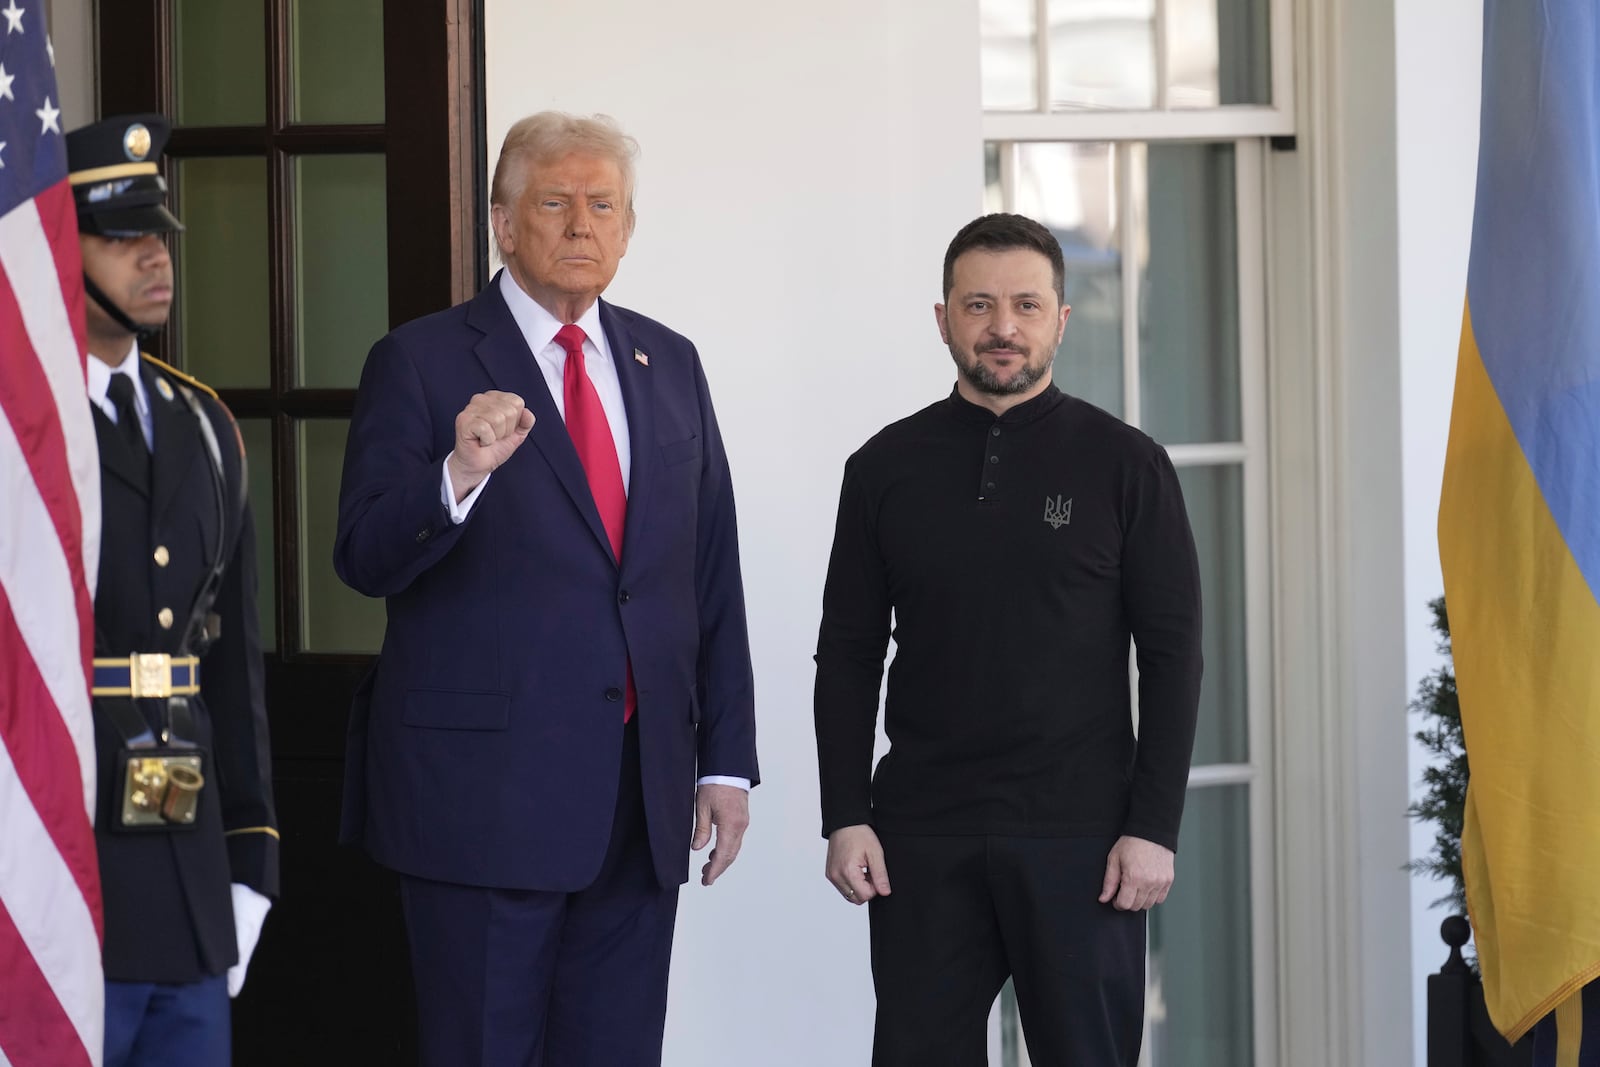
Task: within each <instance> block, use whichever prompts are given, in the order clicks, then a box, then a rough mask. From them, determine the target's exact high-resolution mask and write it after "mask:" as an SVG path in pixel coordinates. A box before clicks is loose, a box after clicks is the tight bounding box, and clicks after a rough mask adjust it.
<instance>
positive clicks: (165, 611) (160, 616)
mask: <svg viewBox="0 0 1600 1067" xmlns="http://www.w3.org/2000/svg"><path fill="white" fill-rule="evenodd" d="M156 622H159V623H160V624H161V628H162V629H163V630H170V629H172V609H171V608H162V609H161V610H160V611H158V612H156Z"/></svg>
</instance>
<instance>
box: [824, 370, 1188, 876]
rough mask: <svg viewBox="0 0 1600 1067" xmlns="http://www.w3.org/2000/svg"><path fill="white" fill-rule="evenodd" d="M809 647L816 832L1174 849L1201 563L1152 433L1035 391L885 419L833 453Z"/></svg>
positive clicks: (948, 403) (1054, 393)
mask: <svg viewBox="0 0 1600 1067" xmlns="http://www.w3.org/2000/svg"><path fill="white" fill-rule="evenodd" d="M891 610H892V611H893V617H894V631H893V637H894V640H895V646H896V652H895V656H894V661H893V663H892V665H891V667H890V669H889V687H888V697H887V700H886V702H885V709H884V727H885V731H886V732H887V734H888V737H889V741H890V750H889V752H888V753H887V754H886V755H885V756H884V757H883V759H882V760H881V761H880V762H879V764H878V768H877V773H876V775H875V776H874V775H873V773H872V750H873V741H874V735H875V732H876V723H877V714H878V692H879V686H880V683H881V681H882V677H883V662H884V654H885V652H886V650H887V648H888V642H889V638H890V636H891V633H890V612H891ZM1130 639H1131V640H1132V641H1133V642H1134V644H1135V645H1136V647H1137V651H1138V660H1137V662H1138V671H1139V713H1140V714H1139V735H1138V739H1137V742H1136V741H1135V738H1134V730H1133V720H1132V709H1131V707H1130V679H1129V656H1128V647H1129V641H1130ZM816 660H817V681H816V731H817V759H818V765H819V768H820V772H821V785H822V832H823V834H824V835H827V834H829V833H832V832H833V831H834V830H836V829H838V828H839V827H841V826H851V825H856V824H859V823H869V824H872V825H874V826H877V827H878V828H880V829H883V830H887V831H891V832H899V833H928V834H969V833H970V834H980V833H981V834H1015V835H1034V836H1071V835H1081V834H1100V833H1106V834H1128V835H1132V836H1135V837H1141V838H1144V839H1146V840H1149V841H1154V842H1156V843H1157V844H1161V845H1165V846H1166V847H1167V848H1171V849H1176V847H1177V839H1178V824H1179V820H1180V818H1181V816H1182V813H1183V800H1184V791H1185V788H1186V786H1187V781H1188V772H1189V760H1190V756H1191V754H1192V750H1193V746H1194V732H1195V718H1196V715H1197V713H1198V705H1199V693H1200V671H1201V662H1200V579H1199V568H1198V565H1197V562H1196V559H1195V549H1194V539H1193V536H1192V535H1191V533H1190V530H1189V521H1188V517H1187V515H1186V513H1185V511H1184V506H1183V495H1182V492H1181V490H1180V489H1179V486H1178V478H1177V474H1176V472H1175V471H1174V470H1173V467H1172V463H1171V461H1170V460H1169V459H1168V458H1167V454H1166V452H1165V451H1164V450H1163V449H1162V448H1161V447H1160V446H1159V445H1157V444H1156V443H1155V442H1154V441H1152V440H1151V439H1150V438H1149V437H1147V436H1145V435H1144V434H1142V433H1140V432H1139V431H1138V430H1135V429H1132V428H1131V427H1129V426H1127V425H1125V424H1124V423H1122V422H1121V421H1119V420H1118V419H1116V418H1114V417H1113V416H1111V415H1108V414H1106V413H1105V412H1103V411H1101V410H1100V409H1098V408H1096V407H1094V406H1092V405H1090V404H1087V403H1085V402H1083V401H1081V400H1078V399H1076V398H1074V397H1070V396H1067V395H1065V394H1063V393H1061V392H1060V391H1059V390H1057V389H1056V388H1055V387H1054V386H1051V387H1050V388H1048V389H1047V390H1046V391H1045V392H1044V393H1042V394H1041V395H1039V396H1037V397H1035V398H1033V399H1031V400H1029V401H1026V402H1025V403H1022V404H1019V405H1018V406H1016V407H1014V408H1012V409H1011V410H1010V411H1007V412H1006V413H1005V414H1004V415H1000V416H998V417H997V416H995V415H994V414H993V413H992V412H990V411H988V410H986V409H984V408H982V407H979V406H978V405H976V404H972V403H970V402H968V401H967V400H964V399H963V398H962V397H961V396H960V395H959V393H955V392H952V394H951V395H950V397H949V398H948V399H945V400H942V401H940V402H939V403H936V404H933V405H932V406H930V407H927V408H924V409H923V410H922V411H919V412H917V413H916V414H915V415H912V416H911V417H909V418H906V419H902V420H901V421H899V422H896V423H894V424H892V425H890V426H888V427H886V428H885V429H884V430H883V431H881V432H880V433H878V434H877V435H876V436H875V437H873V438H872V439H871V440H870V441H868V442H867V443H866V444H865V445H864V446H863V447H862V448H861V449H860V450H859V451H858V452H856V453H855V455H853V456H851V457H850V459H849V461H848V462H847V463H846V464H845V471H844V487H843V490H842V492H841V494H840V499H839V515H838V522H837V526H836V529H835V533H834V541H833V554H832V557H831V559H830V561H829V564H828V580H827V587H826V589H825V591H824V594H823V609H822V629H821V634H820V637H819V639H818V642H817V657H816Z"/></svg>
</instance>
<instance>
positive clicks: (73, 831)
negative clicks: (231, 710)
mask: <svg viewBox="0 0 1600 1067" xmlns="http://www.w3.org/2000/svg"><path fill="white" fill-rule="evenodd" d="M20 647H22V635H21V634H20V633H19V632H18V630H17V628H16V623H15V612H14V608H13V605H12V604H11V600H10V598H9V597H8V596H7V595H6V591H5V589H4V588H0V649H10V648H20ZM0 665H3V666H4V668H5V669H4V670H3V671H0V745H4V746H5V748H6V751H7V752H8V753H9V754H10V758H11V762H12V764H13V765H14V766H15V767H16V769H17V770H16V780H17V782H16V784H17V786H18V788H19V789H20V790H21V792H22V793H23V794H24V795H25V796H26V797H27V798H28V801H29V802H30V803H31V804H32V806H33V810H34V812H35V813H36V814H37V815H38V817H39V820H40V822H41V823H42V824H43V826H44V828H45V832H46V833H48V834H49V835H50V839H51V841H52V842H54V844H55V847H56V851H57V852H59V853H60V854H61V858H62V860H63V861H64V862H65V863H66V865H67V868H68V869H69V870H70V871H71V872H72V877H73V880H74V881H75V882H76V883H77V885H78V892H79V895H81V896H82V897H83V899H84V900H85V901H87V902H89V905H90V908H91V914H93V915H95V916H96V917H98V914H99V910H100V881H99V875H98V864H97V857H96V854H95V843H94V832H93V830H92V829H91V823H92V818H93V813H92V812H91V813H89V817H87V818H86V817H85V815H84V812H83V810H82V809H81V808H80V807H78V797H77V794H76V793H75V792H71V791H68V790H64V789H61V788H59V787H58V784H59V781H60V777H59V773H58V769H59V768H61V767H65V766H69V765H70V764H71V763H72V762H73V761H74V760H76V759H77V754H76V752H75V751H74V749H73V747H72V737H71V735H70V734H69V733H68V732H67V728H66V724H65V723H64V722H62V720H61V717H60V716H59V715H40V714H38V713H37V712H38V709H40V708H48V707H49V706H50V694H49V693H48V692H47V691H46V690H45V685H44V679H43V678H41V677H40V675H39V671H38V668H37V666H36V665H35V664H34V662H33V660H32V659H31V658H28V657H25V656H22V657H13V656H8V655H7V654H5V653H3V652H0ZM0 862H4V861H3V860H0ZM101 934H103V931H102V930H101V929H100V928H99V924H98V921H97V923H96V936H97V937H98V936H100V935H101Z"/></svg>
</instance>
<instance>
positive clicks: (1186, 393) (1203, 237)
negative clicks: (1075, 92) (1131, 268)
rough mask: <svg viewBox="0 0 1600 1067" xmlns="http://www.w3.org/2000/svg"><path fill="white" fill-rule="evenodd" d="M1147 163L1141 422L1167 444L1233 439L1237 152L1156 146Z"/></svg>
mask: <svg viewBox="0 0 1600 1067" xmlns="http://www.w3.org/2000/svg"><path fill="white" fill-rule="evenodd" d="M1138 150H1139V151H1143V150H1144V149H1143V148H1142V146H1141V147H1140V148H1139V149H1138ZM1147 158H1148V166H1147V167H1146V168H1145V171H1146V173H1147V174H1148V178H1147V204H1146V209H1145V216H1146V217H1147V218H1148V220H1149V221H1148V227H1149V229H1148V234H1149V240H1148V242H1146V243H1145V247H1146V248H1147V249H1148V251H1146V252H1144V254H1143V255H1142V257H1141V258H1143V259H1144V262H1143V263H1141V264H1140V266H1141V283H1140V290H1139V337H1140V367H1139V380H1140V382H1141V389H1140V404H1141V410H1142V416H1141V424H1142V426H1143V428H1144V429H1145V431H1146V432H1148V433H1149V434H1150V435H1151V436H1152V437H1154V438H1156V440H1158V441H1160V442H1162V443H1163V444H1169V445H1172V444H1192V443H1196V442H1201V441H1237V440H1239V436H1240V426H1239V273H1238V259H1239V250H1238V212H1237V210H1236V209H1235V204H1234V157H1233V146H1232V145H1231V144H1152V145H1150V146H1149V148H1148V157H1147Z"/></svg>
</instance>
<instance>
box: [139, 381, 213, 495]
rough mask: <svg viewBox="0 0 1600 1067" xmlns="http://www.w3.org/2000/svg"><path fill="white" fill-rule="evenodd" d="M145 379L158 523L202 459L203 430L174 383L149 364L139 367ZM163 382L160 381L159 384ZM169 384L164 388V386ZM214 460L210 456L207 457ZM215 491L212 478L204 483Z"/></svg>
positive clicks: (153, 487) (152, 483) (152, 488)
mask: <svg viewBox="0 0 1600 1067" xmlns="http://www.w3.org/2000/svg"><path fill="white" fill-rule="evenodd" d="M139 370H140V374H141V376H142V377H143V378H144V392H145V396H146V397H148V398H149V401H150V429H151V435H150V436H151V438H152V439H153V444H152V445H151V449H150V514H151V515H152V516H153V517H154V518H155V520H156V521H157V522H159V521H160V520H161V517H162V516H163V515H165V514H166V510H167V507H168V505H170V504H171V503H172V501H173V498H174V497H176V496H177V495H178V490H179V489H180V488H182V487H183V485H184V483H185V480H186V479H187V478H188V476H189V470H190V468H191V467H193V466H194V461H195V460H196V459H197V458H199V455H198V453H199V450H200V448H201V444H200V433H199V430H198V428H196V427H195V426H194V424H193V420H194V413H193V412H191V411H190V410H189V407H188V405H187V404H185V403H184V401H183V398H182V397H180V396H178V395H177V392H176V391H175V390H174V389H173V388H172V386H171V385H169V384H167V383H166V379H165V378H161V377H159V376H158V375H156V374H155V373H154V372H152V371H151V370H150V369H149V367H148V366H141V367H140V368H139ZM158 383H159V384H158ZM163 385H164V386H165V388H163V387H162V386H163ZM206 462H207V463H209V462H210V460H209V459H207V460H206ZM200 484H201V485H203V486H204V488H205V491H206V492H207V493H211V492H213V488H212V485H211V483H210V481H209V480H207V481H204V482H202V483H200Z"/></svg>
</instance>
